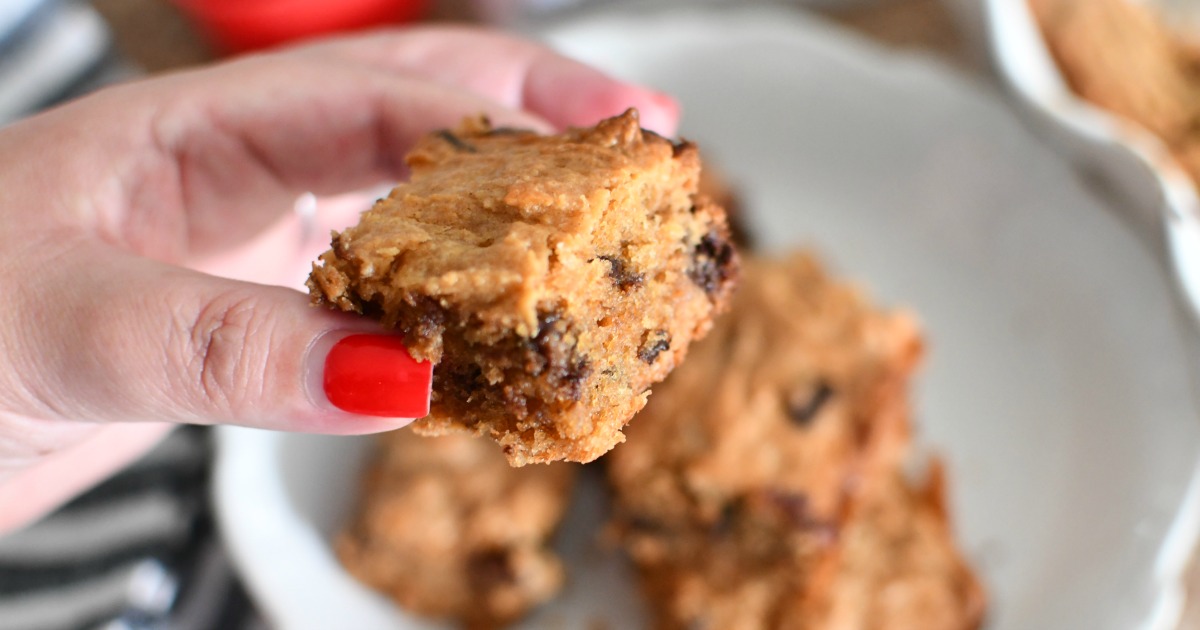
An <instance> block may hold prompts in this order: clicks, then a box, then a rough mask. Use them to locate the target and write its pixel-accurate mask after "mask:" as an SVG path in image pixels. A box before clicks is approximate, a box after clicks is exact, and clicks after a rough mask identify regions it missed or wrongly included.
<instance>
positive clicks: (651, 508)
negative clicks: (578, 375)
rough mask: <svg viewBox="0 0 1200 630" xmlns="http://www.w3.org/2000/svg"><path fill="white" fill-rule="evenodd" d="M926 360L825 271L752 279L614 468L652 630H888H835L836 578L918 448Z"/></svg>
mask: <svg viewBox="0 0 1200 630" xmlns="http://www.w3.org/2000/svg"><path fill="white" fill-rule="evenodd" d="M921 353H922V340H921V336H920V333H919V329H918V327H917V325H916V323H915V321H914V320H913V318H911V317H910V316H908V315H905V314H903V313H891V312H883V311H879V310H877V309H875V308H873V307H872V306H871V305H870V304H869V303H867V302H866V301H865V299H864V298H863V297H862V295H861V294H860V293H859V292H858V291H856V290H855V289H854V288H852V287H850V286H847V285H844V284H839V283H835V282H832V281H831V280H829V279H828V278H827V277H826V276H825V274H824V272H823V271H822V270H821V269H820V267H819V266H818V265H817V263H816V262H815V261H814V260H813V259H812V258H810V257H807V256H803V255H795V256H792V257H790V258H787V259H783V260H754V259H751V260H747V261H746V262H745V265H744V269H743V279H742V283H741V287H740V288H739V290H738V292H737V294H735V296H734V298H733V307H732V310H731V312H730V313H729V314H728V315H726V316H724V317H723V318H722V319H720V320H718V322H717V324H716V326H715V328H714V330H713V331H712V333H711V334H710V335H709V337H708V338H707V339H705V340H704V341H702V342H700V343H698V344H696V346H695V347H694V348H693V349H692V354H691V356H690V357H689V359H688V362H687V364H685V365H683V366H681V367H680V369H678V370H676V371H675V372H674V373H673V374H672V375H671V377H670V379H668V380H667V382H665V383H663V384H662V385H660V386H659V387H657V388H656V390H655V394H654V397H653V398H652V399H651V401H650V403H649V405H648V406H647V407H646V409H645V410H644V411H643V412H642V413H641V414H639V415H638V417H637V418H636V419H635V420H634V422H633V423H632V424H631V425H630V427H629V429H628V433H629V441H628V443H626V444H624V445H622V446H620V447H618V448H617V449H616V450H615V451H614V452H613V453H612V454H611V455H610V456H609V457H608V458H606V461H607V462H608V463H609V468H608V471H609V478H610V481H611V482H612V485H613V487H614V492H615V501H616V510H615V513H616V517H615V521H614V531H615V532H616V534H617V536H618V538H619V539H620V540H621V542H622V544H623V546H624V547H625V548H626V549H627V551H628V552H629V554H630V556H631V557H632V558H633V560H634V561H635V563H636V564H637V565H638V567H639V569H640V571H641V574H642V578H643V583H644V585H645V589H646V591H647V593H648V595H649V597H648V598H649V600H650V601H651V603H652V606H653V607H654V609H655V615H656V620H657V621H656V627H658V628H661V629H683V628H687V629H691V628H713V629H716V628H721V629H741V628H746V629H749V628H762V629H785V628H787V629H790V628H803V629H808V628H839V629H840V628H874V627H876V626H870V625H868V626H854V625H839V624H838V623H835V617H834V616H833V613H832V612H827V611H833V610H834V609H835V605H834V604H832V603H828V602H831V601H837V602H841V601H842V600H841V599H836V596H835V595H834V594H833V593H832V592H831V589H832V588H834V587H833V585H834V584H835V583H838V584H840V583H841V582H839V581H837V580H834V579H833V578H832V577H831V576H832V575H833V574H838V575H840V573H837V572H838V571H840V570H841V569H842V565H841V564H840V563H838V562H837V559H838V558H840V557H841V555H840V554H841V551H842V547H843V546H844V545H845V544H846V541H847V540H848V539H847V536H848V535H849V534H848V532H849V531H850V530H849V529H848V527H849V526H848V523H849V522H852V520H853V519H854V518H855V516H854V515H855V514H856V513H861V512H862V508H860V507H859V505H860V499H861V497H863V496H864V495H865V494H866V493H867V492H868V490H869V489H871V488H874V487H877V486H879V485H880V484H881V482H880V481H879V480H880V479H886V478H888V477H889V476H890V475H894V474H895V471H896V470H898V466H899V461H900V460H901V458H902V455H903V453H904V452H905V450H906V449H907V443H908V440H909V435H908V434H909V426H908V420H907V417H908V401H907V385H908V381H909V378H910V376H911V374H912V372H913V371H914V369H915V367H916V365H917V363H918V361H919V358H920V356H921ZM948 541H949V539H947V542H946V544H947V545H949V544H950V543H949V542H948ZM951 548H952V547H951ZM831 562H833V563H834V564H833V565H832V566H833V567H835V568H831V565H830V563H831ZM958 577H959V576H958V575H955V576H951V577H950V578H948V579H951V580H953V579H957V578H958ZM839 579H840V578H839ZM846 579H847V580H848V579H849V578H846ZM831 598H834V599H831ZM922 601H924V600H922ZM948 601H949V604H948V605H949V606H950V608H949V609H948V611H947V613H946V614H947V615H951V616H954V617H955V618H958V619H959V620H960V621H961V622H962V623H961V625H957V626H938V628H939V629H940V628H942V627H945V628H954V629H955V630H962V629H966V628H970V627H972V625H973V623H974V621H973V618H972V617H971V614H973V613H971V612H970V610H969V607H970V606H972V605H973V604H971V603H969V602H967V601H965V600H962V599H955V598H950V599H949V600H948ZM817 602H825V603H822V604H818V603H817ZM937 605H938V606H942V603H941V600H938V603H937ZM798 609H803V610H805V611H807V612H806V615H805V616H803V617H798V616H795V615H793V614H791V613H792V612H794V611H796V610H798ZM838 610H840V609H838ZM879 627H881V628H882V627H887V626H879ZM920 627H922V628H924V627H926V626H920ZM929 627H931V628H932V627H934V626H929Z"/></svg>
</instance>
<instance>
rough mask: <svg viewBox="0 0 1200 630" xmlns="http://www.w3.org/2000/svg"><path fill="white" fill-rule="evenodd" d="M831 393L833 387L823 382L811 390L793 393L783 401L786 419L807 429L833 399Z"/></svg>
mask: <svg viewBox="0 0 1200 630" xmlns="http://www.w3.org/2000/svg"><path fill="white" fill-rule="evenodd" d="M833 393H834V392H833V387H831V386H830V385H829V383H827V382H825V381H819V382H818V383H817V385H816V387H813V388H811V389H802V390H797V391H793V392H792V393H791V394H790V395H788V398H787V400H785V401H784V405H785V407H786V408H787V414H788V417H789V418H791V419H792V421H793V422H794V423H796V424H797V425H799V426H801V427H807V426H808V425H809V424H812V421H813V420H814V419H816V417H817V415H818V414H820V413H821V409H822V408H824V407H825V403H827V402H829V400H830V399H831V398H833Z"/></svg>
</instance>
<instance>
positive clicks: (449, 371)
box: [308, 110, 738, 466]
mask: <svg viewBox="0 0 1200 630" xmlns="http://www.w3.org/2000/svg"><path fill="white" fill-rule="evenodd" d="M407 162H408V165H409V167H410V168H411V171H412V177H411V180H410V181H409V182H407V183H405V184H401V185H400V186H398V187H397V188H396V189H395V190H394V191H393V192H392V193H391V195H389V197H388V198H387V199H383V200H380V201H379V202H378V203H377V204H376V205H375V207H374V208H372V209H371V210H369V211H368V212H366V213H365V214H364V215H363V217H362V219H361V220H360V222H359V223H358V225H356V226H354V227H352V228H349V229H347V230H345V231H343V232H341V233H338V234H335V235H334V238H333V243H332V248H331V249H330V250H329V251H328V252H326V253H325V254H323V255H322V256H321V258H320V260H319V261H318V262H317V263H316V265H314V268H313V271H312V274H311V276H310V279H309V283H308V285H309V288H310V291H311V293H312V295H313V297H314V300H315V301H316V302H317V303H320V304H326V305H329V306H332V307H334V308H338V309H342V310H345V311H352V312H357V313H362V314H364V315H368V316H370V317H374V318H377V319H379V320H380V321H381V322H382V323H383V324H384V325H385V326H388V327H394V328H395V329H397V330H398V331H399V332H401V333H402V334H403V335H404V339H405V342H406V344H407V346H408V348H409V350H410V352H411V354H412V355H413V356H414V358H417V359H418V360H429V361H432V362H434V363H435V364H436V366H435V368H434V377H433V398H432V404H431V410H430V414H429V416H427V417H425V418H422V419H420V420H418V421H417V422H416V423H415V424H414V427H415V428H416V430H417V431H418V432H421V433H424V434H428V435H439V434H444V433H448V432H454V431H458V432H464V431H465V432H470V433H473V434H484V435H490V436H491V437H492V438H494V439H495V440H497V441H498V442H499V443H500V444H501V445H502V447H503V449H504V453H505V454H506V455H507V457H508V459H509V462H510V463H512V464H513V465H517V466H520V465H524V464H527V463H535V462H548V461H555V460H571V461H578V462H586V461H590V460H593V459H595V458H596V457H599V456H600V455H601V454H603V453H605V452H607V451H608V450H609V449H611V448H612V447H613V446H614V445H616V444H617V443H619V442H620V441H621V440H622V433H621V429H622V427H623V426H624V425H625V424H626V422H628V420H629V419H630V418H631V417H632V416H633V414H634V413H636V412H637V411H639V410H640V409H641V408H642V407H643V406H644V405H645V404H646V400H647V397H648V396H649V388H650V386H651V385H652V384H654V383H656V382H658V381H661V380H662V379H663V378H665V377H666V375H667V374H668V373H669V372H670V371H671V370H672V369H673V368H674V367H675V366H676V365H677V364H678V363H679V362H680V361H681V360H682V359H683V357H684V355H685V354H686V352H687V349H688V346H689V345H690V343H691V342H692V340H693V339H696V338H699V337H701V336H703V335H704V334H705V333H706V332H707V331H708V329H709V328H710V326H711V322H712V318H713V316H714V315H715V314H717V313H718V312H720V311H722V310H723V309H724V307H725V304H726V302H727V300H728V297H729V295H730V293H731V291H732V288H733V285H734V281H735V279H736V276H737V266H738V262H737V255H736V253H735V251H734V248H733V246H732V244H731V242H730V235H729V229H728V226H727V224H726V219H725V213H724V211H723V210H722V209H721V208H720V207H718V206H716V205H715V204H713V203H712V202H711V201H709V200H708V199H707V198H705V197H703V196H701V195H699V194H697V186H698V179H699V173H700V160H699V157H698V154H697V150H696V148H695V147H694V146H693V145H691V144H689V143H686V142H681V143H673V142H671V141H669V140H667V139H665V138H662V137H660V136H658V135H656V134H653V133H651V132H648V131H644V130H642V129H641V128H640V127H639V126H638V119H637V114H636V112H634V111H632V110H630V111H628V112H626V113H625V114H623V115H621V116H617V117H614V118H611V119H608V120H605V121H602V122H600V123H599V124H598V125H596V126H595V127H592V128H585V129H573V130H570V131H567V132H566V133H563V134H561V135H555V136H541V135H538V134H535V133H532V132H528V131H521V130H513V129H504V128H492V127H491V126H490V125H489V124H488V123H487V121H485V120H473V121H467V122H465V123H464V124H463V125H462V126H461V127H460V128H458V129H456V130H454V131H440V132H437V133H434V134H431V135H429V136H428V137H426V138H425V139H424V140H422V141H421V142H420V143H419V144H418V145H417V146H416V147H415V148H414V150H413V151H412V152H411V153H410V154H409V156H408V158H407Z"/></svg>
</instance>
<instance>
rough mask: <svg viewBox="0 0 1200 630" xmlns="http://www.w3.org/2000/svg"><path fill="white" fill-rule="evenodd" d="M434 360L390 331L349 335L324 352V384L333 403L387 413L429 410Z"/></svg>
mask: <svg viewBox="0 0 1200 630" xmlns="http://www.w3.org/2000/svg"><path fill="white" fill-rule="evenodd" d="M432 383H433V364H431V363H430V362H428V361H417V360H416V359H413V358H412V356H411V355H409V354H408V349H407V348H405V347H404V342H403V340H402V339H401V338H400V337H398V336H394V335H362V334H359V335H350V336H348V337H343V338H342V339H341V340H339V341H338V342H337V343H335V344H334V345H333V347H332V348H330V350H329V354H327V355H326V356H325V370H324V375H323V377H322V387H323V388H324V390H325V396H326V398H328V399H329V402H330V403H332V404H333V406H335V407H337V408H338V409H341V410H342V411H347V412H350V413H357V414H362V415H366V416H382V417H389V418H421V417H423V416H426V415H428V414H429V391H430V386H431V384H432Z"/></svg>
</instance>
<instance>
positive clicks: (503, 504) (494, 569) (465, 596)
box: [336, 429, 575, 629]
mask: <svg viewBox="0 0 1200 630" xmlns="http://www.w3.org/2000/svg"><path fill="white" fill-rule="evenodd" d="M574 475H575V467H573V466H569V465H567V464H551V465H549V466H529V467H525V468H512V467H510V466H508V463H507V462H506V461H505V459H504V457H503V456H502V455H501V454H500V452H499V451H498V449H496V447H495V445H494V444H491V443H490V442H486V441H485V440H483V439H481V438H474V437H471V436H465V435H453V436H442V437H433V438H423V437H421V436H418V435H414V434H413V433H412V432H411V431H409V430H407V429H401V430H399V431H394V432H391V433H388V434H384V435H382V436H380V438H379V442H378V449H377V452H376V455H375V458H374V461H373V462H372V464H371V466H370V467H369V469H368V471H367V473H366V475H365V477H364V480H363V492H362V494H361V498H360V505H359V509H358V511H357V513H356V515H355V517H354V519H353V521H352V522H351V523H350V525H349V526H348V527H347V528H346V529H345V530H344V531H343V532H342V534H341V535H340V536H339V538H338V539H337V541H336V550H337V555H338V557H339V559H340V560H341V561H342V563H343V565H344V566H345V567H346V568H347V570H348V571H349V572H350V573H351V574H353V575H354V576H355V577H357V578H358V579H359V580H361V581H363V582H364V583H365V584H367V585H369V586H371V587H372V588H375V589H377V590H379V591H381V592H383V593H384V594H386V595H387V596H389V597H391V598H392V599H394V600H395V601H396V602H397V603H398V604H399V605H400V606H402V607H403V608H405V609H407V610H410V611H412V612H414V613H417V614H420V615H426V616H430V617H437V618H447V619H453V620H456V621H459V622H461V623H463V624H465V625H466V626H467V627H468V628H475V629H483V628H497V627H502V626H504V625H506V624H507V623H509V622H511V621H513V620H515V619H517V618H519V617H521V616H522V615H524V614H525V613H526V612H528V611H529V610H530V609H531V608H533V607H534V606H536V605H538V604H540V603H542V602H545V601H546V600H548V599H550V598H551V597H553V596H554V595H555V594H556V593H557V592H558V590H559V589H560V588H561V586H562V582H563V567H562V563H561V561H560V560H559V558H558V557H557V556H556V555H555V554H554V552H553V551H552V550H551V549H550V548H549V546H548V545H549V542H548V541H549V539H550V537H551V534H552V533H553V532H554V530H555V529H556V527H557V526H558V523H559V521H561V519H562V517H563V513H564V511H565V509H566V506H567V502H568V499H569V495H570V491H571V487H572V485H573V481H574Z"/></svg>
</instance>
